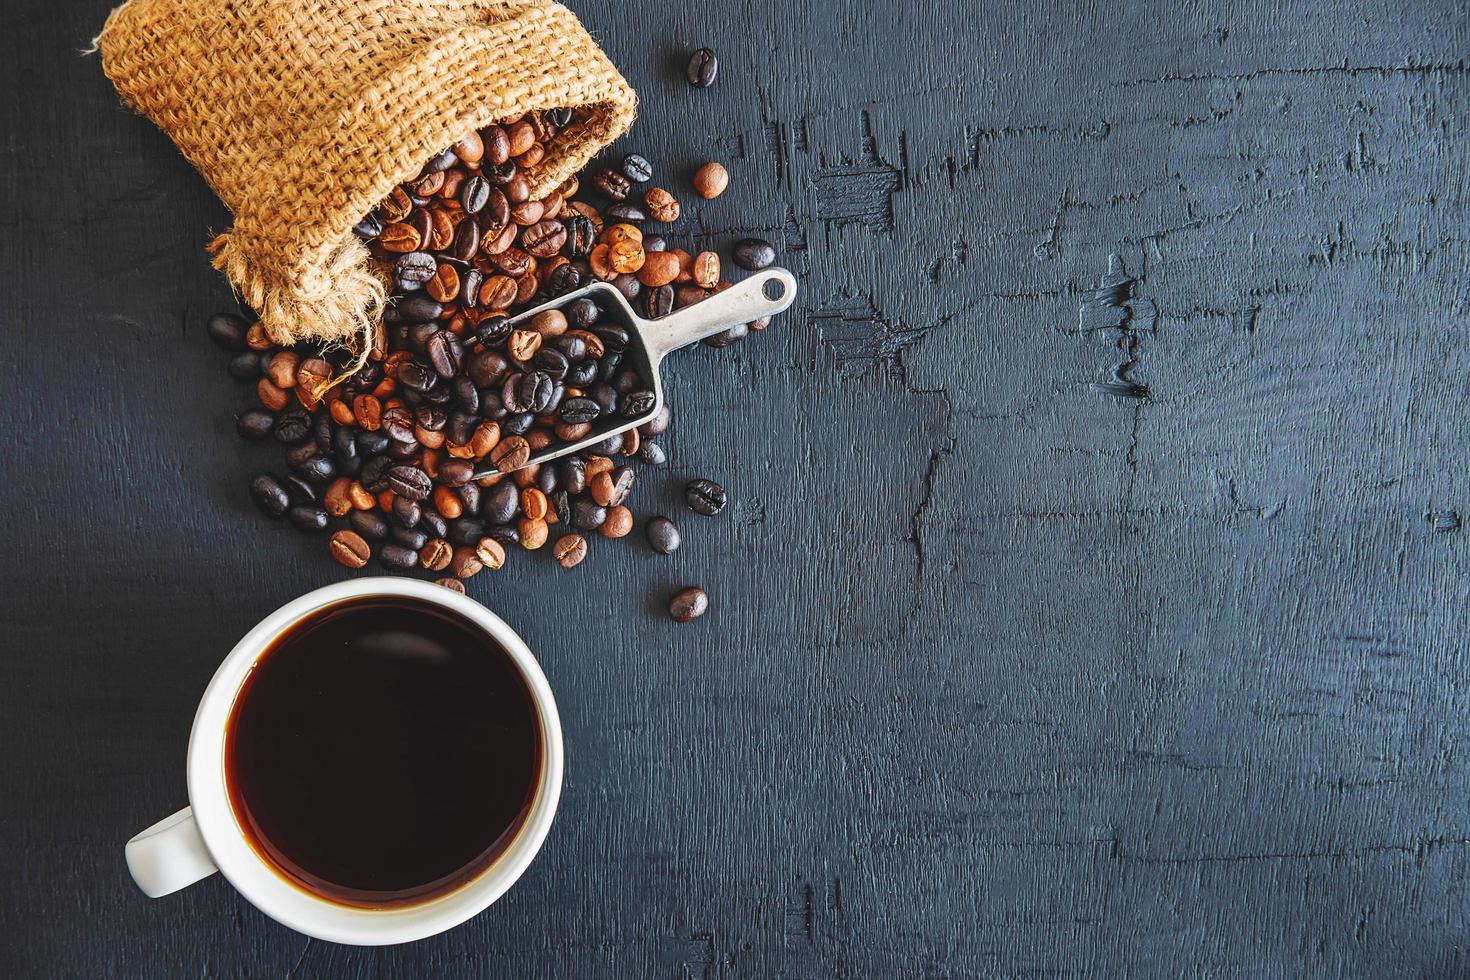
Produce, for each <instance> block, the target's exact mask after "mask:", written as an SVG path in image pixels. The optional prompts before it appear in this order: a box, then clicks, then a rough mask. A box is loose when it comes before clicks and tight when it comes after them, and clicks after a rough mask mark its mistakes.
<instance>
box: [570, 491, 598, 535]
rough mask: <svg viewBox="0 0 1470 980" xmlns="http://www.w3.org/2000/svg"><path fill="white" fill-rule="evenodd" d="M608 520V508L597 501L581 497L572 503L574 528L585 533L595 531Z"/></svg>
mask: <svg viewBox="0 0 1470 980" xmlns="http://www.w3.org/2000/svg"><path fill="white" fill-rule="evenodd" d="M605 520H607V508H606V507H603V506H601V505H599V504H598V503H597V502H596V501H595V500H589V499H587V498H586V497H579V498H577V499H576V500H574V501H572V527H575V528H579V529H581V530H583V531H595V530H597V529H598V528H600V527H602V522H603V521H605Z"/></svg>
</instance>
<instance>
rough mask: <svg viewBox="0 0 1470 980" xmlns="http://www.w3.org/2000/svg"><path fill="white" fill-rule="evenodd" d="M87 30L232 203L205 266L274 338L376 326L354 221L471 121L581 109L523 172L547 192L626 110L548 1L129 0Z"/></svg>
mask: <svg viewBox="0 0 1470 980" xmlns="http://www.w3.org/2000/svg"><path fill="white" fill-rule="evenodd" d="M96 44H97V47H98V49H99V50H100V51H101V53H102V67H103V70H104V71H105V72H106V73H107V76H108V78H110V79H111V80H112V82H113V84H114V85H115V86H116V87H117V91H118V93H119V94H120V95H121V96H122V98H123V100H124V102H126V103H127V104H128V105H130V106H132V107H134V108H136V109H137V110H138V111H140V112H142V113H143V114H144V115H146V116H147V117H148V118H149V119H151V120H153V121H154V122H155V123H156V124H157V125H158V126H159V127H160V128H161V129H163V130H164V132H166V133H168V135H169V136H170V137H171V138H172V139H173V141H174V143H176V144H177V145H178V147H179V149H180V151H182V152H183V154H184V156H185V157H187V158H188V160H189V161H190V162H191V163H192V164H193V165H194V166H195V167H196V168H197V169H198V170H199V172H200V173H201V174H202V175H203V176H204V179H205V180H207V181H208V182H209V184H210V186H211V187H213V188H214V190H215V192H216V193H217V194H218V195H219V197H220V200H222V201H223V202H224V203H225V205H226V206H227V207H229V209H230V211H231V212H232V213H233V215H234V219H235V220H234V225H233V227H232V228H231V229H230V230H229V231H227V232H225V233H223V234H221V235H219V236H218V237H216V238H215V240H214V241H213V242H212V243H211V244H210V246H209V248H210V251H211V252H212V253H213V255H214V265H215V267H216V268H219V269H221V270H223V272H224V273H225V275H226V276H227V277H228V278H229V280H230V282H231V283H232V284H233V286H234V287H235V289H236V290H237V291H238V292H239V294H240V296H241V298H242V299H243V300H244V301H245V303H247V304H248V305H249V306H250V307H251V308H252V309H253V310H254V311H255V312H256V314H257V315H259V317H260V320H261V323H262V325H263V326H264V327H265V329H266V330H267V332H268V333H269V334H270V336H271V339H272V340H273V341H275V342H276V343H278V344H291V343H295V342H297V341H301V340H313V341H320V342H323V343H327V344H331V343H337V344H345V343H350V342H351V341H352V340H353V339H354V338H360V337H365V336H366V335H367V334H368V332H369V331H371V330H372V329H373V328H374V327H375V325H376V324H377V322H378V320H379V318H380V316H381V314H382V309H383V304H384V300H385V297H386V284H385V282H384V279H383V278H382V275H381V273H380V272H379V271H378V270H376V269H375V268H374V267H373V265H372V261H371V259H370V257H369V255H368V251H367V249H366V247H364V246H363V244H362V243H361V242H359V241H358V240H357V238H356V236H354V235H353V234H352V226H353V225H354V224H356V223H357V221H358V220H359V219H361V218H362V216H363V215H365V214H367V213H368V212H369V211H371V210H372V209H373V207H374V206H376V205H377V203H378V202H379V201H381V200H382V199H383V198H384V197H386V196H387V195H388V193H389V192H390V191H391V190H392V189H393V187H394V186H395V185H396V184H398V183H401V182H402V181H405V180H408V179H410V178H412V177H413V176H414V175H415V174H417V173H418V172H419V169H420V168H421V167H422V166H423V164H424V163H425V162H426V161H427V160H428V159H430V158H431V157H432V156H433V155H434V154H436V153H438V152H440V151H441V150H443V149H444V148H445V147H448V146H450V145H451V144H453V143H454V142H455V141H456V140H458V139H460V138H461V137H462V136H463V135H464V134H465V133H468V132H469V131H471V130H473V129H479V128H482V127H484V126H487V125H489V124H491V123H493V122H497V121H500V120H503V119H507V118H511V117H514V116H519V115H521V114H522V113H526V112H530V111H534V110H543V109H553V108H559V107H568V108H574V109H577V110H579V111H578V113H577V116H576V118H577V121H576V122H575V123H574V124H573V125H571V126H569V127H568V128H567V129H565V130H564V131H563V132H562V133H560V134H559V135H558V136H557V138H556V139H555V140H553V141H552V142H551V143H550V144H549V145H548V146H547V148H546V149H547V152H546V156H545V158H544V159H543V160H542V161H541V162H540V163H539V164H537V165H536V166H535V167H532V168H530V169H528V170H527V171H525V173H526V176H527V177H528V179H529V180H530V182H531V184H532V188H533V193H534V194H536V195H537V196H540V195H542V194H544V193H547V192H549V191H550V190H551V189H553V188H554V187H556V186H557V185H559V184H560V183H561V182H562V181H563V180H565V179H566V178H567V177H568V176H570V175H571V174H573V173H575V172H576V171H577V170H578V169H579V168H580V167H581V166H582V165H583V164H585V163H586V162H587V160H589V159H590V158H591V157H592V155H593V154H595V153H596V152H597V151H598V150H600V149H601V148H602V147H604V146H606V145H607V144H608V143H609V142H611V141H612V140H614V139H616V138H617V137H618V136H620V135H621V134H622V133H623V132H625V131H626V130H627V128H628V126H629V125H630V124H631V123H632V121H633V116H634V113H635V110H636V96H635V95H634V93H633V90H632V88H631V87H630V86H629V85H628V83H627V82H626V81H625V80H624V79H623V77H622V75H620V74H619V73H618V71H617V69H616V68H615V67H614V66H613V64H612V62H611V61H609V60H608V58H607V56H606V55H605V54H604V53H603V52H602V49H601V48H599V47H598V45H597V43H596V42H595V41H593V39H592V37H591V36H590V35H589V34H588V33H587V31H586V29H585V28H583V27H582V25H581V23H580V22H579V21H578V20H577V18H576V17H575V16H574V15H573V14H572V13H571V12H570V11H568V10H567V9H566V8H564V7H562V6H560V5H559V4H556V3H553V2H552V0H131V2H129V3H126V4H124V5H123V6H121V7H118V8H117V9H116V10H114V11H113V12H112V13H111V14H110V15H109V16H108V18H107V22H106V24H105V25H104V26H103V29H102V33H101V34H100V35H99V36H98V39H97V42H96ZM366 346H367V345H366V344H365V343H364V344H361V345H360V347H359V350H360V351H364V352H365V349H366Z"/></svg>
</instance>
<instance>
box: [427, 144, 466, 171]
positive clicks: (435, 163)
mask: <svg viewBox="0 0 1470 980" xmlns="http://www.w3.org/2000/svg"><path fill="white" fill-rule="evenodd" d="M458 161H459V157H457V156H455V155H454V150H453V149H448V150H443V151H441V152H439V153H437V154H435V155H434V157H433V158H431V159H430V160H429V162H428V163H426V164H424V169H423V171H422V172H423V173H425V174H436V173H438V172H439V171H441V170H448V169H449V168H450V167H452V166H454V165H455V163H457V162H458Z"/></svg>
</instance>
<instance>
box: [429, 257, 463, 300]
mask: <svg viewBox="0 0 1470 980" xmlns="http://www.w3.org/2000/svg"><path fill="white" fill-rule="evenodd" d="M424 292H426V293H428V294H429V295H430V296H431V297H433V299H434V301H435V302H436V303H449V302H453V300H454V299H455V297H457V296H459V270H458V269H456V268H455V267H454V266H452V265H450V264H449V263H447V262H445V263H443V264H442V265H440V266H439V268H437V269H435V270H434V277H433V278H432V279H430V280H429V281H428V282H426V283H424Z"/></svg>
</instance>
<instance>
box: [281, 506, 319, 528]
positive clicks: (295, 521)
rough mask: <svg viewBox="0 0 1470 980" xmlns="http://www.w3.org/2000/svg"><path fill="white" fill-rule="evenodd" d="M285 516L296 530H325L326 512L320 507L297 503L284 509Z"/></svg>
mask: <svg viewBox="0 0 1470 980" xmlns="http://www.w3.org/2000/svg"><path fill="white" fill-rule="evenodd" d="M286 517H287V518H288V519H289V520H290V521H291V525H292V526H293V527H295V528H296V530H298V531H325V530H326V529H327V521H328V516H327V512H326V511H324V510H322V509H321V508H320V507H311V506H308V505H305V504H298V505H297V506H295V507H292V508H291V509H290V510H288V511H286Z"/></svg>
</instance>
